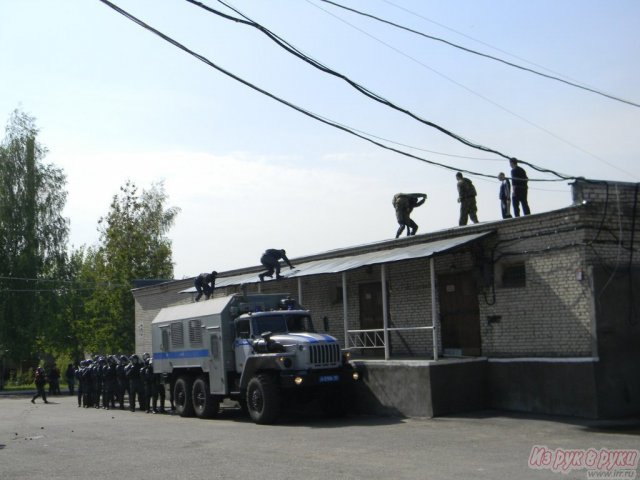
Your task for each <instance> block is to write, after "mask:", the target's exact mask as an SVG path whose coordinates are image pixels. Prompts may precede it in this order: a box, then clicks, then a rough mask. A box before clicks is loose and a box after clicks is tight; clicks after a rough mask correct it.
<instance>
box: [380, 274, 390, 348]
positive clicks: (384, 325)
mask: <svg viewBox="0 0 640 480" xmlns="http://www.w3.org/2000/svg"><path fill="white" fill-rule="evenodd" d="M380 283H381V284H382V328H383V329H384V359H385V360H389V316H388V315H387V303H388V302H387V268H386V265H385V264H384V263H383V264H382V265H381V266H380Z"/></svg>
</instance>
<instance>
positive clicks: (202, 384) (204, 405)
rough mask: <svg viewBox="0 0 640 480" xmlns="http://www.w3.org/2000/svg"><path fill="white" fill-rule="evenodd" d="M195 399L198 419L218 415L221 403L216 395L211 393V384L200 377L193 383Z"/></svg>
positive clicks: (194, 405) (195, 411)
mask: <svg viewBox="0 0 640 480" xmlns="http://www.w3.org/2000/svg"><path fill="white" fill-rule="evenodd" d="M191 398H192V399H193V411H194V413H195V414H196V417H198V418H211V417H215V416H216V415H217V414H218V411H219V409H220V401H219V399H218V397H216V396H215V395H211V394H210V393H209V382H207V381H206V380H205V379H204V378H202V377H198V378H196V380H195V381H194V382H193V388H192V390H191Z"/></svg>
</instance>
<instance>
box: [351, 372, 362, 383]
mask: <svg viewBox="0 0 640 480" xmlns="http://www.w3.org/2000/svg"><path fill="white" fill-rule="evenodd" d="M351 376H352V377H353V379H354V380H355V381H358V379H359V378H360V374H359V373H358V372H353V373H352V374H351Z"/></svg>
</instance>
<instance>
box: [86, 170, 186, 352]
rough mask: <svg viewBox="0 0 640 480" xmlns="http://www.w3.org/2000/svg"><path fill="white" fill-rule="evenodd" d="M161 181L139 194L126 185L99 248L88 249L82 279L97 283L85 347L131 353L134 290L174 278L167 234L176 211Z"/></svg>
mask: <svg viewBox="0 0 640 480" xmlns="http://www.w3.org/2000/svg"><path fill="white" fill-rule="evenodd" d="M166 200H167V197H166V194H165V192H164V186H163V184H162V183H158V184H154V185H153V186H152V187H151V188H150V189H149V190H143V191H142V192H141V193H139V192H138V188H137V187H136V186H135V184H133V183H131V182H127V183H126V184H125V185H124V186H123V187H121V188H120V193H119V194H118V195H116V196H114V197H113V201H112V202H111V206H110V209H109V213H108V214H107V215H106V216H105V217H103V218H101V219H100V221H99V231H100V244H99V246H98V247H96V248H91V249H89V250H88V252H87V255H86V258H85V271H84V275H85V277H86V278H87V279H89V278H90V277H93V278H92V281H94V282H95V283H96V285H97V288H96V289H95V290H94V293H93V295H92V297H91V298H90V299H89V300H88V301H87V303H86V305H85V309H86V314H87V322H88V325H89V326H90V330H91V332H92V337H91V339H89V338H86V337H85V342H84V343H85V348H88V349H89V350H91V351H95V352H116V351H119V352H133V349H134V345H135V335H134V328H135V325H134V324H135V311H134V301H133V295H132V294H131V289H132V288H133V286H134V285H133V282H134V280H137V279H170V278H172V277H173V262H172V250H171V241H170V240H169V239H168V237H167V236H166V234H167V232H168V231H169V229H170V227H171V226H172V225H173V222H174V220H175V216H176V215H177V213H178V211H179V210H178V209H177V208H175V207H172V208H166V209H165V203H166Z"/></svg>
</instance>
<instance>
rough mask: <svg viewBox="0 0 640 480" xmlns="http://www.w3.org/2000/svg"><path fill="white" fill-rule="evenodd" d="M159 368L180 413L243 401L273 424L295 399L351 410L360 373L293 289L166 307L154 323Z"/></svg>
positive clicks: (201, 412)
mask: <svg viewBox="0 0 640 480" xmlns="http://www.w3.org/2000/svg"><path fill="white" fill-rule="evenodd" d="M151 330H152V332H151V333H152V336H151V338H152V348H153V367H154V372H155V373H157V374H162V376H163V377H164V378H166V379H167V382H168V383H169V388H171V389H172V392H173V397H174V402H175V407H176V411H177V412H178V413H179V414H180V415H181V416H192V415H194V414H195V415H196V416H198V417H200V418H207V417H214V416H216V415H217V414H218V412H219V408H220V403H221V402H222V401H223V400H224V399H231V400H235V401H237V402H238V403H239V404H240V406H241V407H242V408H243V409H246V410H247V411H248V413H249V415H250V416H251V418H252V419H253V421H254V422H256V423H260V424H267V423H273V422H274V421H276V419H277V418H278V416H279V414H280V412H281V410H282V409H283V408H285V406H286V405H287V403H288V401H289V400H298V401H300V400H302V401H305V400H312V399H319V400H320V405H321V406H322V407H323V408H324V409H326V410H327V411H328V412H329V413H336V414H337V413H341V412H343V411H344V409H346V408H347V407H348V405H347V402H348V392H349V390H350V386H351V385H353V383H354V382H356V381H357V380H358V372H357V371H356V370H355V369H354V368H353V367H352V365H351V364H350V363H349V361H348V354H347V353H346V352H344V351H343V350H341V349H340V345H339V344H338V341H337V340H336V339H335V338H334V337H332V336H331V335H327V334H323V333H317V332H316V331H315V330H314V327H313V323H312V320H311V315H310V313H309V311H308V310H304V309H302V307H301V306H300V305H299V304H298V303H297V302H296V301H295V300H294V299H292V298H291V297H290V296H289V295H288V294H235V295H230V296H226V297H218V298H213V299H210V300H206V301H204V302H195V303H189V304H184V305H176V306H172V307H166V308H163V309H162V310H160V312H159V313H158V315H157V316H156V318H155V319H154V320H153V322H152V323H151Z"/></svg>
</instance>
